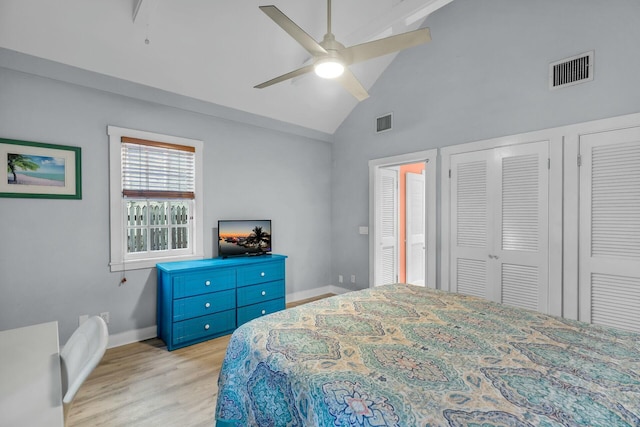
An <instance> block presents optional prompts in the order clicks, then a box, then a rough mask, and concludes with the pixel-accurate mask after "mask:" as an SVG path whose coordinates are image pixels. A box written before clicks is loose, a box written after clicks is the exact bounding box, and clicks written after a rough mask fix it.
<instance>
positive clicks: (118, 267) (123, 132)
mask: <svg viewBox="0 0 640 427" xmlns="http://www.w3.org/2000/svg"><path fill="white" fill-rule="evenodd" d="M107 135H109V205H110V210H109V212H110V215H109V223H110V242H111V252H110V255H111V258H110V263H109V266H110V268H111V271H112V272H114V271H124V270H134V269H138V268H150V267H154V266H155V264H156V263H157V262H168V261H179V260H187V259H200V258H204V243H203V241H204V226H203V218H204V217H203V212H204V209H203V206H204V200H203V196H204V187H203V176H202V175H203V166H202V165H203V155H202V149H203V146H204V143H203V142H202V141H200V140H196V139H188V138H182V137H178V136H171V135H162V134H158V133H154V132H146V131H141V130H135V129H126V128H120V127H116V126H107ZM123 136H128V137H130V138H139V139H147V140H152V141H159V142H168V143H171V144H179V145H186V146H189V147H194V148H195V149H196V159H195V162H196V164H195V166H196V177H195V193H196V203H195V206H196V208H195V212H194V224H193V236H192V239H193V253H189V254H186V255H185V254H183V255H172V256H167V257H158V258H147V259H136V260H126V261H125V260H124V256H125V253H124V252H125V249H124V236H123V231H122V230H123V222H124V218H123V213H122V196H121V191H122V187H121V176H122V170H121V168H122V161H121V148H120V146H121V138H122V137H123ZM115 168H117V170H114V169H115Z"/></svg>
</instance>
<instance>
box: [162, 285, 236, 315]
mask: <svg viewBox="0 0 640 427" xmlns="http://www.w3.org/2000/svg"><path fill="white" fill-rule="evenodd" d="M235 308H236V291H235V289H229V290H226V291H220V292H213V293H209V294H203V295H197V296H195V297H188V298H180V299H177V300H174V301H173V321H174V322H177V321H180V320H186V319H191V318H192V317H198V316H204V315H206V314H213V313H217V312H218V311H225V310H231V309H235Z"/></svg>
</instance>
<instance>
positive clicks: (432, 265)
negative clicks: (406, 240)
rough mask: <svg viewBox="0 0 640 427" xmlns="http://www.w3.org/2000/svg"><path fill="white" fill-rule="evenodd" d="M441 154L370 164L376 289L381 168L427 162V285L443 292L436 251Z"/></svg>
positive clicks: (372, 271)
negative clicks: (376, 206)
mask: <svg viewBox="0 0 640 427" xmlns="http://www.w3.org/2000/svg"><path fill="white" fill-rule="evenodd" d="M437 158H438V150H437V149H433V150H425V151H418V152H415V153H407V154H400V155H397V156H391V157H383V158H380V159H372V160H369V283H370V286H373V283H374V277H375V276H374V275H375V237H376V228H375V224H376V209H375V191H376V189H375V183H376V175H377V172H378V170H379V169H380V168H382V167H389V166H398V165H402V164H409V163H419V162H426V163H427V167H426V174H425V190H426V192H427V197H428V199H425V201H426V203H427V211H426V212H425V218H426V221H427V224H426V227H425V229H426V230H427V236H429V238H428V241H427V260H426V266H427V277H425V282H426V283H425V285H426V286H427V287H429V288H434V289H435V288H439V287H440V285H439V284H438V283H437V282H436V277H437V276H436V248H437V242H436V240H437V218H436V214H437V208H436V188H437V187H436V176H437V169H438V164H437Z"/></svg>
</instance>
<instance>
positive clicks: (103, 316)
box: [100, 311, 109, 325]
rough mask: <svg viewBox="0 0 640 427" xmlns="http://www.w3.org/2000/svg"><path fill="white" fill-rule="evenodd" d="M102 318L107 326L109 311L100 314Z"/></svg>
mask: <svg viewBox="0 0 640 427" xmlns="http://www.w3.org/2000/svg"><path fill="white" fill-rule="evenodd" d="M100 317H102V320H104V323H106V324H107V325H108V324H109V312H108V311H103V312H102V313H100Z"/></svg>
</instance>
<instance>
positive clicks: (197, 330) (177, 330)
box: [173, 310, 236, 345]
mask: <svg viewBox="0 0 640 427" xmlns="http://www.w3.org/2000/svg"><path fill="white" fill-rule="evenodd" d="M235 317H236V311H235V310H227V311H221V312H219V313H215V314H210V315H208V316H202V317H196V318H195V319H189V320H184V321H182V322H176V323H174V324H173V345H178V344H182V343H186V342H188V341H192V340H197V339H200V338H204V337H208V336H214V335H222V333H224V332H230V331H232V330H233V329H235V327H236V319H235Z"/></svg>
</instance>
